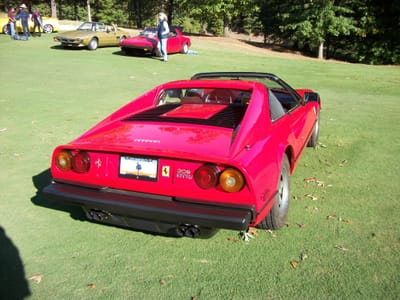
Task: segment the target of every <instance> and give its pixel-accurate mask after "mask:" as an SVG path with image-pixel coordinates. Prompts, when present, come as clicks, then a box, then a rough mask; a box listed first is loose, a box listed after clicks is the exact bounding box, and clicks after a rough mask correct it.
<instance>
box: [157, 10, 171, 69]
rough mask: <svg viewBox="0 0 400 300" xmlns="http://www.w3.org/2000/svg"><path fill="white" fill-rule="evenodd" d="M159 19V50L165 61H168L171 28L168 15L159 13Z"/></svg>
mask: <svg viewBox="0 0 400 300" xmlns="http://www.w3.org/2000/svg"><path fill="white" fill-rule="evenodd" d="M158 18H159V19H160V22H159V23H158V31H157V37H158V40H159V42H158V50H159V51H160V53H161V55H162V59H163V61H165V62H166V61H168V53H167V41H168V36H169V26H168V18H167V15H166V14H164V13H159V14H158Z"/></svg>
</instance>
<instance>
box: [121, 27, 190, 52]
mask: <svg viewBox="0 0 400 300" xmlns="http://www.w3.org/2000/svg"><path fill="white" fill-rule="evenodd" d="M157 44H158V38H157V27H146V28H145V29H144V30H143V31H142V32H141V33H140V35H139V36H136V37H132V38H128V39H125V40H123V41H121V42H120V43H119V46H120V48H121V50H122V51H124V52H125V53H126V54H128V55H130V54H132V55H134V54H145V55H154V56H159V50H158V48H157ZM190 45H191V43H190V38H189V37H187V36H184V35H183V34H182V32H181V31H180V30H179V28H175V27H172V28H170V33H169V38H168V40H167V51H168V54H170V53H184V54H186V53H187V52H188V51H189V47H190Z"/></svg>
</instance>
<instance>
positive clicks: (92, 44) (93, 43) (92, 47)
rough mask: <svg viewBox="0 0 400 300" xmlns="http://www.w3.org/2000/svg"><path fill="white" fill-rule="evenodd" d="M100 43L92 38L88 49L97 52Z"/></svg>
mask: <svg viewBox="0 0 400 300" xmlns="http://www.w3.org/2000/svg"><path fill="white" fill-rule="evenodd" d="M98 45H99V42H98V40H97V39H96V38H92V39H91V40H90V42H89V45H88V49H89V50H96V49H97V46H98Z"/></svg>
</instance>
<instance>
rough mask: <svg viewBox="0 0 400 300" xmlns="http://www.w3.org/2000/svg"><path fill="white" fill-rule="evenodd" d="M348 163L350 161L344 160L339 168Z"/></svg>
mask: <svg viewBox="0 0 400 300" xmlns="http://www.w3.org/2000/svg"><path fill="white" fill-rule="evenodd" d="M347 163H348V160H347V159H345V160H342V161H341V162H340V164H339V167H343V166H344V165H345V164H347Z"/></svg>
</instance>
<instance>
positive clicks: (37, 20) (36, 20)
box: [32, 9, 42, 36]
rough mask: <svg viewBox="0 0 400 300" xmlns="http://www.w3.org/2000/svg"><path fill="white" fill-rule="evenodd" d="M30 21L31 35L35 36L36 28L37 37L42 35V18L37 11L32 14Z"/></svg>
mask: <svg viewBox="0 0 400 300" xmlns="http://www.w3.org/2000/svg"><path fill="white" fill-rule="evenodd" d="M32 21H33V30H32V31H33V34H35V31H36V27H37V28H38V33H39V36H41V35H42V31H41V30H42V17H41V16H40V13H39V11H38V10H37V9H35V11H34V12H33V14H32Z"/></svg>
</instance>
